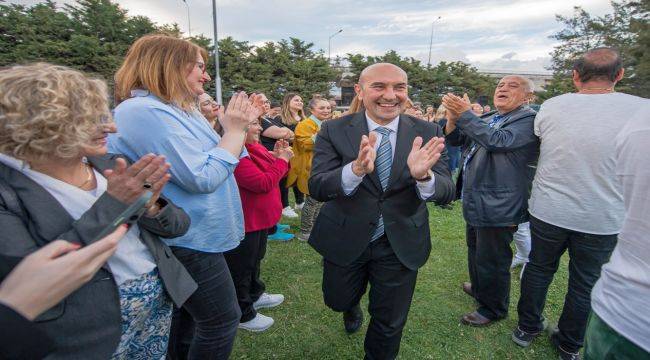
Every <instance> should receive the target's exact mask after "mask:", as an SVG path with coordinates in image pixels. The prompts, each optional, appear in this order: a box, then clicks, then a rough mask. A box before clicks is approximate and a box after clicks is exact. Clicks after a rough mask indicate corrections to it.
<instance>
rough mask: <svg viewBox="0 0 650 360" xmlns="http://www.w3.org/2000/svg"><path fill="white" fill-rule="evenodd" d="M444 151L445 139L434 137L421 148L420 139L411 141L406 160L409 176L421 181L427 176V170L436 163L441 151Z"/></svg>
mask: <svg viewBox="0 0 650 360" xmlns="http://www.w3.org/2000/svg"><path fill="white" fill-rule="evenodd" d="M444 149H445V139H444V138H438V137H434V138H431V140H429V141H428V142H427V143H426V144H425V145H424V146H422V137H420V136H418V137H416V138H415V140H413V147H412V148H411V153H409V156H408V158H407V159H406V164H407V165H408V167H409V171H410V172H411V176H412V177H413V178H414V179H416V180H417V179H422V178H424V177H426V176H427V173H428V172H429V169H431V167H433V165H435V164H436V162H438V159H440V155H441V154H442V151H443V150H444Z"/></svg>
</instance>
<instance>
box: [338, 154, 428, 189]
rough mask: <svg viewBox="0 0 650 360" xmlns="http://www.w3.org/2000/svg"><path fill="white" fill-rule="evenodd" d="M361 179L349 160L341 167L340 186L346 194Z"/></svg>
mask: <svg viewBox="0 0 650 360" xmlns="http://www.w3.org/2000/svg"><path fill="white" fill-rule="evenodd" d="M364 176H365V175H364ZM361 181H363V176H357V175H355V173H353V172H352V163H351V162H350V163H348V164H347V165H345V166H344V167H343V171H341V187H343V192H344V193H345V195H346V196H349V195H351V194H352V193H353V192H354V190H355V189H356V188H357V187H359V184H361ZM432 194H433V192H432Z"/></svg>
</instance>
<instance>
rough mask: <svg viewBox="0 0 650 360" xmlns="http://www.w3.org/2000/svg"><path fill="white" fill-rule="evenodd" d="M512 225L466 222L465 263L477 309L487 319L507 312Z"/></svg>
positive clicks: (513, 227)
mask: <svg viewBox="0 0 650 360" xmlns="http://www.w3.org/2000/svg"><path fill="white" fill-rule="evenodd" d="M516 230H517V227H516V226H512V227H473V226H471V225H469V224H468V225H467V226H466V238H467V264H468V267H469V277H470V280H471V282H472V292H473V293H474V298H476V301H478V304H479V307H478V309H477V311H478V312H479V313H480V314H481V315H483V316H485V317H486V318H488V319H491V320H496V319H502V318H504V317H506V316H507V315H508V304H509V302H510V263H511V262H512V249H511V248H510V243H511V242H512V236H513V234H514V233H515V231H516Z"/></svg>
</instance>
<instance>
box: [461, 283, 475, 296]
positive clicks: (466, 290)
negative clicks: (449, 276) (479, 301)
mask: <svg viewBox="0 0 650 360" xmlns="http://www.w3.org/2000/svg"><path fill="white" fill-rule="evenodd" d="M463 292H464V293H465V294H467V295H469V296H471V297H474V294H473V293H472V283H471V282H464V283H463Z"/></svg>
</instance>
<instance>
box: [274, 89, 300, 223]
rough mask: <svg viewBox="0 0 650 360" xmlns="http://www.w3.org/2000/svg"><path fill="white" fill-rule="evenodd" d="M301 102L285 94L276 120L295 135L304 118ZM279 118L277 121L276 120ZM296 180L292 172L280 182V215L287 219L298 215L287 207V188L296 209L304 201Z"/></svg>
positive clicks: (295, 95) (295, 175)
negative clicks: (291, 189) (291, 191)
mask: <svg viewBox="0 0 650 360" xmlns="http://www.w3.org/2000/svg"><path fill="white" fill-rule="evenodd" d="M303 106H304V104H303V102H302V98H301V97H300V95H298V94H296V93H291V92H290V93H287V94H286V95H285V96H284V98H283V99H282V106H281V108H280V116H278V117H277V118H276V121H275V122H276V123H278V121H277V120H280V121H279V122H280V123H281V124H282V125H283V126H285V127H288V128H289V129H290V130H291V131H293V132H294V133H295V131H296V125H298V123H299V122H300V121H302V120H303V119H305V118H306V116H305V111H304V110H303ZM278 118H279V119H278ZM293 166H294V165H293V160H292V162H291V167H292V168H293ZM296 180H297V173H296V172H294V171H289V174H288V175H287V177H286V178H284V179H282V181H281V182H280V198H281V200H282V207H283V209H282V215H283V216H286V217H289V218H297V217H298V214H297V213H296V212H295V211H294V210H293V209H292V208H291V207H290V206H289V188H293V195H294V197H295V198H296V209H297V210H300V209H302V204H303V201H304V195H303V193H301V192H300V190H298V188H297V187H296V186H295V183H296Z"/></svg>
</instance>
